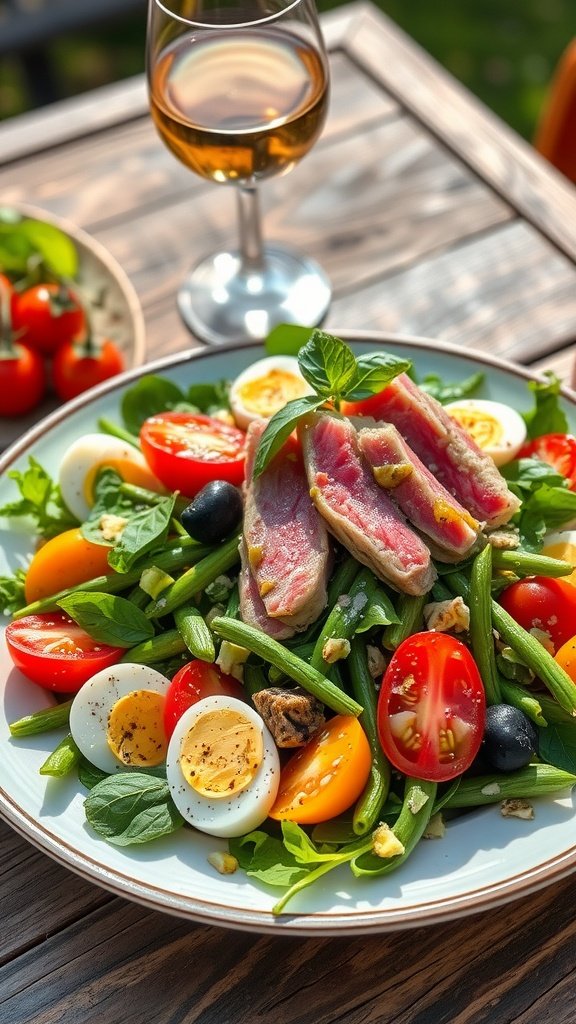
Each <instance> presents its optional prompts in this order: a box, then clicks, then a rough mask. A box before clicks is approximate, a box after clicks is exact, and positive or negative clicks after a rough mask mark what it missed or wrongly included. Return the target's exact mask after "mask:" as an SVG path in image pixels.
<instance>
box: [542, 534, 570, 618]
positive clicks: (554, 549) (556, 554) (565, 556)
mask: <svg viewBox="0 0 576 1024" xmlns="http://www.w3.org/2000/svg"><path fill="white" fill-rule="evenodd" d="M542 554H543V555H548V557H549V558H560V559H561V561H563V562H570V563H571V564H572V565H574V566H576V544H571V543H570V542H569V541H557V542H556V543H555V544H546V543H545V544H544V547H543V548H542ZM563 579H564V582H565V583H571V584H572V586H573V587H576V568H575V569H574V572H573V573H571V574H570V576H564V577H563ZM575 628H576V627H575Z"/></svg>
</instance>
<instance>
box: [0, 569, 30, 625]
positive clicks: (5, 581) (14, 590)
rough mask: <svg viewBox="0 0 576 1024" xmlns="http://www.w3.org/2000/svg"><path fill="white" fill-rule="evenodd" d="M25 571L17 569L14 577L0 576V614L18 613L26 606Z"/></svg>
mask: <svg viewBox="0 0 576 1024" xmlns="http://www.w3.org/2000/svg"><path fill="white" fill-rule="evenodd" d="M25 580H26V573H25V571H24V569H16V572H15V573H14V575H13V576H0V612H3V613H4V614H7V613H8V612H17V611H18V610H19V609H20V608H24V606H25V605H26V596H25V594H24V583H25Z"/></svg>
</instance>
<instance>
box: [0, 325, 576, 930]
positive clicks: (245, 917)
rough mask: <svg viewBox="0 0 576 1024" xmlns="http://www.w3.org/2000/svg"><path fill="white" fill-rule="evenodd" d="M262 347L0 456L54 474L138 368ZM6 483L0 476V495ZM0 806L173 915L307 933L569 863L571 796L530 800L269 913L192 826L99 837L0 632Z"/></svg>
mask: <svg viewBox="0 0 576 1024" xmlns="http://www.w3.org/2000/svg"><path fill="white" fill-rule="evenodd" d="M345 336H347V337H348V338H349V339H350V340H353V339H360V340H356V341H354V346H353V347H354V348H355V349H356V351H357V352H361V351H366V350H367V349H368V348H370V347H374V345H375V344H376V345H378V347H380V348H387V349H390V350H392V351H394V352H398V353H400V354H405V355H408V356H409V357H411V358H412V359H413V360H414V363H415V365H416V368H417V370H418V372H419V373H420V374H424V373H431V372H437V373H439V374H441V375H442V376H443V377H444V378H445V379H447V380H458V379H462V378H463V377H464V376H466V375H468V374H470V373H471V372H473V371H475V370H478V369H484V370H485V371H486V383H485V386H484V389H483V394H484V395H485V396H487V397H490V398H494V399H496V400H500V401H503V402H508V403H509V404H512V405H515V406H516V407H517V408H520V409H526V408H528V407H529V406H530V405H531V397H530V395H529V393H528V391H527V388H526V380H527V379H530V376H531V375H530V374H529V373H528V372H527V371H524V370H522V369H519V368H516V367H514V366H512V365H510V364H506V363H503V362H501V361H498V360H494V359H490V358H487V357H483V356H482V355H479V354H478V355H476V354H474V356H472V355H471V354H467V353H466V352H465V351H464V352H463V351H462V350H459V349H456V348H454V347H452V346H448V345H445V344H441V343H434V342H429V341H425V340H420V339H410V338H400V337H398V336H396V337H395V338H388V337H386V338H384V337H383V336H382V335H376V336H375V335H373V334H372V335H366V334H362V335H358V334H357V335H351V334H350V333H349V332H348V334H347V335H345ZM261 355H262V350H261V349H260V348H259V346H257V345H247V346H243V347H232V348H226V349H217V350H200V351H194V352H193V353H180V354H179V355H178V356H177V357H171V358H170V359H167V360H162V361H159V362H156V363H154V364H151V365H149V366H147V367H146V368H145V370H142V369H140V370H138V371H131V372H130V373H128V374H125V375H123V376H122V377H119V378H116V380H115V381H111V382H109V383H108V384H106V385H102V386H101V387H100V388H99V389H97V390H95V391H93V392H91V393H90V396H89V397H86V396H81V397H80V398H79V399H77V400H75V401H74V402H73V403H70V405H68V406H67V407H66V408H65V409H64V410H58V411H57V412H56V413H54V414H52V416H50V417H49V418H48V419H46V420H44V421H43V422H42V424H40V425H39V426H38V427H36V428H35V429H34V430H33V431H31V432H30V433H29V434H27V435H26V436H25V437H24V438H22V440H21V441H20V442H19V443H18V444H17V445H15V446H13V448H12V449H11V450H10V451H9V452H7V453H6V454H5V456H4V457H3V458H2V460H0V471H5V470H6V469H8V468H9V467H14V466H20V467H23V466H24V465H25V464H26V462H27V457H28V455H29V454H31V453H33V454H34V456H35V457H36V458H37V459H38V460H39V461H40V462H41V463H42V464H43V465H44V466H46V468H47V469H49V470H51V471H52V472H54V470H55V469H56V468H57V465H58V461H59V456H60V454H61V453H62V451H63V449H64V448H65V447H66V445H67V444H69V443H70V442H71V441H72V440H73V439H74V438H76V437H77V436H78V435H79V434H81V433H82V432H83V431H91V430H94V429H95V424H96V419H97V417H98V416H100V415H107V416H111V417H114V416H115V415H116V414H117V410H118V402H119V396H120V394H121V392H122V390H123V389H124V388H125V387H126V386H127V384H128V383H130V382H131V381H133V380H135V379H136V378H137V377H138V376H140V375H141V374H142V373H144V372H152V371H154V372H161V373H163V374H165V375H166V376H168V377H170V378H171V379H173V380H174V381H176V382H178V383H179V384H181V385H186V383H188V382H192V381H211V380H215V379H219V378H222V377H228V378H231V377H233V376H235V375H236V374H237V373H238V372H239V371H240V370H241V369H243V368H244V367H245V366H247V365H248V364H249V363H251V362H252V361H253V360H254V359H256V358H258V357H259V356H261ZM563 405H564V408H565V410H566V412H567V414H568V416H569V419H570V422H571V426H572V429H575V430H576V395H575V394H574V393H573V392H568V391H566V392H565V394H564V399H563ZM13 496H14V485H13V483H12V481H10V480H9V479H7V477H6V475H3V476H2V477H0V503H2V504H4V502H5V501H7V500H12V498H13ZM2 548H3V555H2V562H3V564H0V572H1V573H5V572H6V571H12V570H13V569H14V568H15V566H16V565H18V564H22V561H23V559H24V558H25V557H26V555H27V554H28V552H29V550H30V538H29V537H28V536H26V535H25V534H24V533H23V532H22V533H15V532H14V531H11V532H8V531H7V530H4V531H3V532H2ZM0 696H1V698H2V711H1V713H0V765H1V766H2V767H1V769H0V813H1V814H2V816H3V817H4V818H5V819H6V820H7V821H8V822H9V823H10V824H11V825H12V826H13V827H14V828H15V829H16V830H17V831H18V832H20V833H21V834H22V835H24V836H25V837H26V838H27V839H29V840H30V841H31V842H32V843H33V844H34V845H36V846H38V847H39V848H40V849H41V850H43V851H45V852H46V853H48V854H49V855H50V856H52V857H54V858H55V859H56V860H57V861H59V862H60V863H61V864H63V865H65V866H66V867H68V868H70V869H71V870H72V871H75V872H77V873H78V874H80V875H82V876H83V877H84V878H86V879H89V880H91V881H93V882H95V883H97V884H99V885H102V886H104V887H105V888H106V889H108V890H110V891H111V892H114V893H117V894H119V895H122V896H125V897H127V898H129V899H133V900H136V901H137V902H139V903H142V904H144V905H146V906H150V907H153V908H155V909H159V910H164V911H167V912H169V913H173V914H177V915H179V916H182V917H187V918H189V919H191V920H200V921H204V922H209V923H211V924H219V925H225V926H227V927H232V928H242V929H247V930H253V931H262V932H272V933H276V934H278V933H281V932H288V933H292V934H307V935H313V934H315V935H341V934H342V933H343V932H348V933H350V934H353V933H368V932H379V931H388V930H394V929H401V928H407V927H410V926H415V925H421V924H423V923H426V922H438V921H443V920H446V919H449V918H454V917H458V916H461V915H464V914H469V913H474V912H477V911H479V910H482V909H486V908H487V907H493V906H496V905H499V904H501V903H504V902H506V901H508V900H512V899H514V898H517V897H519V896H520V895H525V894H527V893H529V892H532V891H534V890H536V889H538V888H540V887H542V886H544V885H546V884H548V883H550V882H552V881H554V880H556V879H558V878H561V877H562V876H564V875H566V874H568V873H569V872H571V871H573V870H574V868H575V866H576V827H575V826H576V808H575V806H574V803H573V798H572V796H571V794H570V793H566V794H564V795H563V796H562V797H561V798H558V799H542V800H537V801H534V803H535V810H536V814H535V819H534V821H520V820H518V819H515V818H507V819H504V818H502V817H501V815H500V813H499V809H498V806H494V807H489V808H484V809H481V810H478V811H476V812H473V813H471V814H469V815H467V816H465V817H463V818H460V819H457V820H454V821H452V822H450V824H449V826H448V829H447V833H446V836H445V838H444V839H443V840H436V841H428V842H422V843H420V844H419V846H418V848H417V849H416V851H415V852H414V854H413V855H412V856H411V857H410V859H409V860H408V861H407V862H406V864H404V865H403V866H402V867H401V868H400V869H399V870H398V871H397V872H396V873H395V874H393V875H390V876H388V877H384V878H382V879H379V880H378V879H377V880H371V881H366V880H355V879H354V878H353V876H352V874H351V873H350V871H349V869H348V868H347V867H343V868H340V869H338V870H337V871H334V872H332V873H329V874H328V875H327V876H326V878H325V879H324V880H321V881H320V882H319V883H317V884H316V886H314V887H312V888H311V889H310V890H307V891H305V892H303V893H302V894H300V895H299V896H298V897H297V898H296V899H294V900H293V902H292V904H291V906H290V911H291V914H290V916H283V917H281V918H279V919H275V918H273V916H272V914H271V908H272V906H273V904H274V902H275V900H276V899H277V898H278V896H279V890H270V889H268V890H267V889H265V888H264V887H263V886H260V885H257V884H253V883H252V882H251V881H250V880H249V879H248V878H247V877H246V876H245V875H244V874H243V873H242V872H241V871H238V872H237V873H236V874H234V875H228V876H221V875H219V874H217V873H216V872H215V871H214V870H213V869H212V868H211V867H210V865H209V864H208V863H207V861H206V857H207V854H208V853H210V852H211V851H213V850H215V849H218V848H223V845H224V844H223V843H222V841H220V840H215V839H210V838H209V837H207V836H202V835H200V834H196V833H194V832H192V831H191V830H188V829H186V830H183V831H181V832H180V833H178V834H176V835H174V836H171V837H167V838H165V839H162V840H159V841H157V842H155V843H150V844H149V845H146V846H143V847H141V848H130V847H129V848H126V849H121V848H117V847H114V846H109V845H107V844H106V843H105V842H103V841H102V840H100V839H98V838H96V837H95V836H94V835H93V834H91V832H90V831H89V829H88V828H87V827H86V825H85V823H84V814H83V809H82V801H83V798H84V796H85V793H84V791H83V790H82V789H81V787H80V786H79V785H78V783H77V782H74V781H72V780H64V781H57V780H54V779H50V780H46V779H45V778H42V777H41V776H39V775H38V768H39V767H40V765H41V764H42V762H43V761H44V759H45V758H46V756H47V754H48V753H49V752H50V751H51V750H52V749H53V748H54V746H55V745H56V742H57V740H58V738H59V737H58V736H57V735H56V734H54V733H53V734H50V735H44V736H39V737H35V738H30V739H25V740H13V739H11V738H10V735H9V731H8V722H9V721H13V720H14V719H17V718H19V717H21V716H22V715H24V714H27V713H30V712H31V711H34V710H36V709H38V708H39V707H41V706H43V705H44V706H45V705H46V704H48V703H50V700H51V698H50V697H49V696H48V695H47V694H44V693H43V691H42V690H40V689H39V688H38V687H36V686H34V685H33V684H31V683H27V682H25V681H23V679H22V677H21V676H20V675H19V673H18V672H17V671H16V670H15V669H13V668H12V665H11V662H10V660H9V658H8V655H7V652H6V649H5V644H4V640H3V638H2V641H1V649H0Z"/></svg>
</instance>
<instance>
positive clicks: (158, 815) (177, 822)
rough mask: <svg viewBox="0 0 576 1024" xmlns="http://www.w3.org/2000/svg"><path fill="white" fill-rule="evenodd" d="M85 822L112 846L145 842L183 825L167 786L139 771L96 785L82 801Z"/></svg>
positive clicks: (109, 778)
mask: <svg viewBox="0 0 576 1024" xmlns="http://www.w3.org/2000/svg"><path fill="white" fill-rule="evenodd" d="M84 809H85V812H86V819H87V821H88V823H89V824H90V825H91V826H92V828H93V829H94V831H95V832H97V833H98V835H101V836H103V838H104V839H107V840H108V842H109V843H113V844H114V845H115V846H129V845H132V844H135V843H148V842H151V841H152V840H153V839H159V838H160V837H161V836H166V835H170V833H172V832H175V831H176V829H178V828H180V827H181V826H182V825H183V824H184V819H183V818H182V815H181V814H180V813H179V811H177V810H176V807H175V806H174V804H173V802H172V798H171V796H170V789H169V787H168V783H167V782H165V781H164V780H163V779H156V778H154V777H152V776H150V775H145V774H144V773H143V772H122V773H120V774H118V775H109V776H108V777H107V778H105V779H103V780H102V781H101V782H98V783H97V784H96V785H95V786H94V788H93V789H92V791H91V792H90V794H89V796H87V798H86V800H85V801H84Z"/></svg>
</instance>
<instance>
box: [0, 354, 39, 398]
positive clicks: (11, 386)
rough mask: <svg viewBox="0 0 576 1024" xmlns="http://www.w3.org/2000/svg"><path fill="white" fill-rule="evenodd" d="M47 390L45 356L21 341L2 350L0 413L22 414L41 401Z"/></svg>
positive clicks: (0, 359) (0, 364)
mask: <svg viewBox="0 0 576 1024" xmlns="http://www.w3.org/2000/svg"><path fill="white" fill-rule="evenodd" d="M45 390H46V373H45V370H44V362H43V360H42V356H40V355H39V354H38V352H35V351H34V350H33V349H31V348H29V347H28V345H21V344H20V343H19V342H18V343H16V344H14V345H12V346H11V348H10V349H9V350H8V351H6V352H3V351H0V416H20V415H21V414H22V413H25V412H30V410H31V409H34V408H35V407H36V406H37V405H38V403H39V402H40V401H41V399H42V397H43V395H44V392H45Z"/></svg>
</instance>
